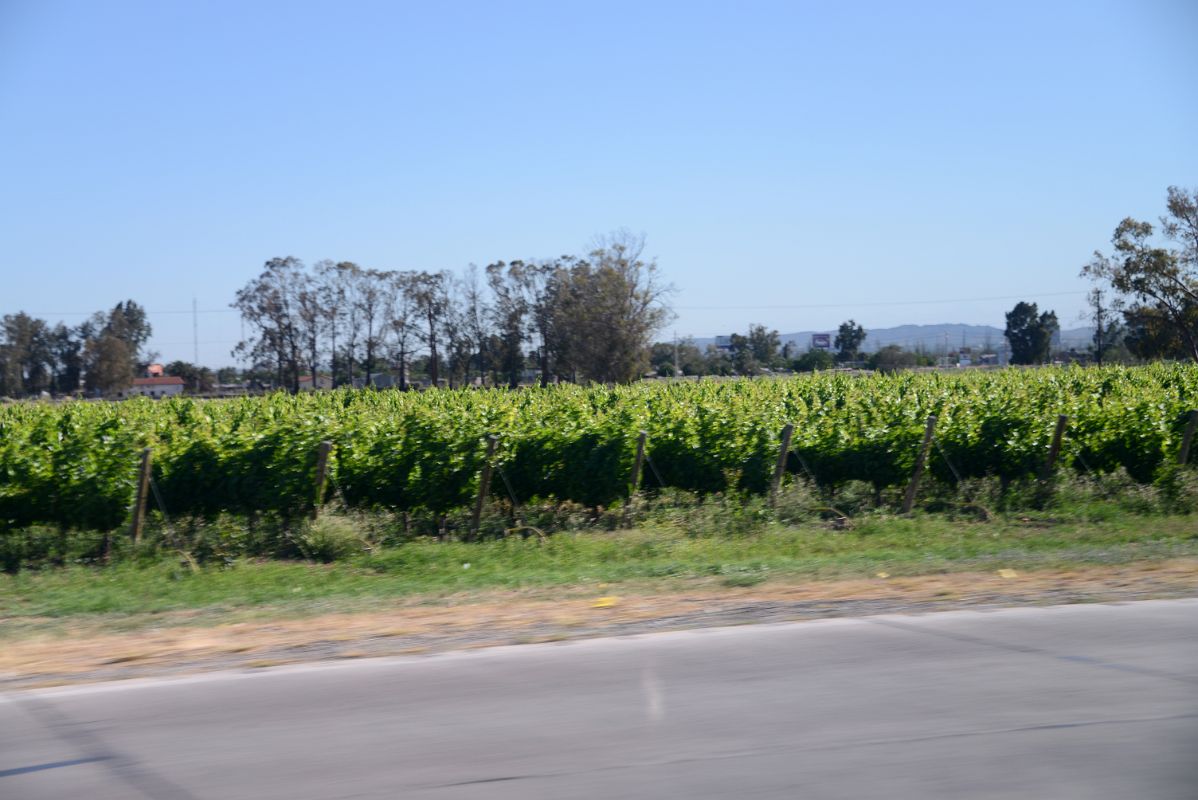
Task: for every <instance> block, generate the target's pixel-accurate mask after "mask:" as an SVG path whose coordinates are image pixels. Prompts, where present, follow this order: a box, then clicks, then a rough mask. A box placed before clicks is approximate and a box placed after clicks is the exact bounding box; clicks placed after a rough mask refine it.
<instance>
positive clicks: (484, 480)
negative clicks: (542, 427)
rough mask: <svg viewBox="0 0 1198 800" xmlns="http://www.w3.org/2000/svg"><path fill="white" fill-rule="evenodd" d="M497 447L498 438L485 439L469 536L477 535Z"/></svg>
mask: <svg viewBox="0 0 1198 800" xmlns="http://www.w3.org/2000/svg"><path fill="white" fill-rule="evenodd" d="M498 445H499V437H498V436H488V437H487V456H486V460H485V461H483V468H482V472H480V473H479V476H478V500H477V501H476V502H475V503H474V515H473V516H472V517H471V518H470V534H471V535H472V536H477V535H478V526H479V524H480V523H481V521H482V516H483V506H484V505H486V502H487V492H489V491H490V490H491V470H492V466H491V464H492V462H493V461H494V460H495V448H496V447H497V446H498Z"/></svg>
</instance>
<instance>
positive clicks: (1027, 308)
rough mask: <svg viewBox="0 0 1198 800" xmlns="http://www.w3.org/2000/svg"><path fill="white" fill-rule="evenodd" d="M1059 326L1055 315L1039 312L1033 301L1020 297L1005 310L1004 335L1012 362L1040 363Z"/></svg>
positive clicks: (1042, 361)
mask: <svg viewBox="0 0 1198 800" xmlns="http://www.w3.org/2000/svg"><path fill="white" fill-rule="evenodd" d="M1059 329H1060V326H1059V325H1058V323H1057V315H1056V313H1054V312H1052V311H1045V312H1044V313H1043V314H1041V313H1040V310H1039V309H1038V308H1037V307H1036V304H1035V303H1025V302H1023V301H1020V302H1018V303H1016V304H1015V307H1014V308H1013V309H1011V310H1010V311H1008V312H1007V328H1006V332H1005V333H1006V337H1007V341H1008V342H1009V343H1010V345H1011V363H1012V364H1042V363H1044V362H1045V361H1047V360H1048V357H1049V355H1050V354H1051V350H1052V337H1053V335H1055V334H1056V332H1057V331H1058V330H1059Z"/></svg>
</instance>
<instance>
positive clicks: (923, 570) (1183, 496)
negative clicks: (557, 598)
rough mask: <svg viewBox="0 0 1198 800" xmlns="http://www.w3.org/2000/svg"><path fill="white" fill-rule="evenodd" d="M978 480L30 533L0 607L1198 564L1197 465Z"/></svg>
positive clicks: (14, 619) (364, 604)
mask: <svg viewBox="0 0 1198 800" xmlns="http://www.w3.org/2000/svg"><path fill="white" fill-rule="evenodd" d="M937 488H939V489H940V491H939V494H938V495H937V492H936V491H935V489H937ZM975 488H976V492H975V495H974V497H973V499H972V500H971V501H970V502H968V503H961V502H959V501H958V500H957V499H956V495H955V494H950V493H949V492H948V490H947V487H933V491H931V492H929V494H928V496H927V497H926V498H925V500H926V502H925V506H926V507H928V508H935V509H939V510H936V511H932V512H919V513H916V514H915V515H912V516H908V517H902V516H898V515H896V514H894V513H893V512H892V511H891V510H889V509H887V508H876V507H874V505H873V503H874V500H875V498H874V493H873V489H872V487H870V486H868V485H859V484H853V485H848V486H846V487H843V489H842V491H841V492H840V493H839V494H838V496H837V498H836V500H837V503H838V505H837V506H836V507H835V509H833V508H832V507H830V506H828V505H827V498H826V497H824V496H821V494H820V493H819V491H818V490H817V489H816V488H815V487H813V486H811V485H809V484H805V483H797V484H795V485H793V486H791V487H789V488H788V489H787V490H786V491H784V492H783V493H782V494H781V496H780V497H779V498H778V501H777V503H776V506H775V507H773V508H771V507H769V506H768V504H767V503H766V502H765V501H764V499H762V498H757V497H745V496H736V495H730V496H711V497H707V498H700V497H697V496H693V495H686V494H682V493H667V494H662V495H657V496H653V497H648V498H645V499H644V500H643V501H642V502H641V503H640V504H639V505H638V506H637V509H636V515H635V527H634V528H631V529H620V528H619V527H618V526H619V524H620V515H618V514H616V513H614V512H613V513H610V514H607V515H605V516H603V517H601V518H598V519H595V518H591V517H589V516H588V515H587V514H585V513H582V512H579V513H578V515H577V516H576V517H573V518H567V517H565V516H560V515H561V514H562V512H561V511H557V512H554V511H553V510H552V509H550V508H546V509H544V510H543V513H544V514H545V515H549V514H553V513H557V514H559V517H558V522H559V524H560V527H559V529H558V530H557V532H556V533H553V534H544V533H542V532H541V531H540V530H539V529H537V528H535V527H534V526H532V525H526V526H523V527H520V528H517V529H513V528H511V527H510V524H511V523H510V517H509V516H508V515H507V514H506V513H503V510H502V509H500V508H492V509H490V510H489V511H488V513H487V514H486V515H485V517H484V520H483V522H484V525H483V526H482V530H481V532H480V534H479V537H478V538H477V539H476V540H474V541H459V540H441V539H438V538H437V537H434V536H424V535H416V534H413V533H411V532H405V525H404V521H403V520H402V518H401V517H399V516H398V515H393V514H380V513H377V512H376V513H365V514H364V513H353V512H346V511H344V510H341V511H332V512H330V513H328V514H326V515H324V516H322V517H321V518H319V519H318V520H316V521H308V522H304V523H303V524H302V525H300V526H298V527H296V528H294V529H292V530H288V531H282V530H275V531H268V530H265V529H264V528H260V529H259V530H256V531H251V530H250V529H248V528H247V527H246V526H245V525H244V523H243V522H238V521H237V520H235V519H233V518H224V519H218V520H215V521H208V522H201V521H193V522H191V523H188V524H180V525H178V526H177V527H175V528H173V529H170V530H168V529H167V528H166V527H165V526H163V525H161V524H155V525H153V526H151V527H150V528H149V529H148V530H147V532H146V537H145V539H144V540H143V542H142V544H141V545H140V546H138V547H133V546H132V545H131V544H130V543H129V542H122V543H121V544H120V545H119V546H117V547H116V548H115V550H114V555H113V559H112V563H110V564H109V565H108V566H99V565H98V564H96V563H94V562H93V561H91V560H90V559H89V558H88V557H87V555H86V553H83V552H81V551H80V550H79V549H78V548H79V546H80V545H81V544H82V545H83V546H84V549H86V543H87V542H88V541H92V542H98V541H99V540H100V539H101V538H102V537H103V534H102V533H98V532H92V533H88V534H79V535H76V536H72V537H68V538H64V537H62V536H61V535H59V534H58V533H57V532H56V531H54V530H53V529H42V528H31V529H26V530H24V531H21V532H19V533H18V534H15V536H14V534H10V535H9V542H10V543H11V542H13V541H17V540H20V541H22V542H23V546H24V547H25V548H27V549H26V551H25V553H24V559H23V562H24V566H25V567H26V568H25V569H24V570H22V571H21V572H19V573H18V574H15V575H7V576H0V617H3V618H5V620H6V622H7V623H9V624H8V626H7V627H8V628H9V630H10V632H12V633H17V632H19V630H20V629H21V628H22V627H24V625H23V623H22V621H32V620H37V619H43V620H44V619H46V618H58V617H73V616H79V615H82V616H85V617H96V618H100V619H107V620H109V621H111V620H119V619H121V618H125V617H128V618H130V619H131V620H134V619H136V620H138V621H137V622H136V623H132V622H131V624H139V625H145V624H153V619H154V615H155V614H160V613H163V612H171V611H179V610H184V609H193V610H197V611H204V612H215V613H221V614H223V613H227V612H232V611H238V610H241V611H244V610H247V609H262V610H264V611H267V612H269V613H275V614H282V615H304V614H310V613H324V612H327V611H334V610H364V609H368V608H371V607H372V606H373V605H375V604H377V603H379V602H385V601H393V600H396V599H399V598H423V599H425V600H429V601H433V602H441V601H445V600H450V601H452V600H453V598H463V597H468V596H469V595H470V594H472V593H477V592H484V591H488V590H496V589H502V590H511V589H536V588H549V587H561V588H563V589H566V588H569V587H575V588H582V589H587V590H589V591H593V592H598V593H605V592H617V591H643V590H653V591H669V590H675V589H682V588H685V587H687V586H695V585H698V584H701V585H706V586H713V585H714V586H724V587H748V586H755V585H757V584H760V583H763V582H766V581H769V582H772V583H790V582H799V581H811V580H823V579H836V578H871V577H875V576H877V575H879V574H881V575H883V576H894V577H898V576H912V575H931V574H939V573H947V572H972V571H994V570H999V569H1014V570H1031V571H1034V570H1043V569H1067V568H1072V567H1079V566H1086V565H1113V564H1125V563H1129V562H1143V561H1165V560H1169V559H1176V558H1189V557H1198V524H1195V521H1196V519H1198V517H1195V516H1194V513H1195V512H1196V511H1198V479H1195V478H1194V477H1193V476H1189V477H1187V478H1186V479H1185V480H1184V481H1179V482H1178V484H1177V485H1176V486H1175V487H1174V490H1173V491H1170V492H1165V491H1162V490H1160V489H1159V488H1156V487H1150V486H1149V487H1145V486H1141V485H1139V484H1136V483H1135V482H1134V481H1132V480H1130V479H1129V478H1127V476H1126V475H1115V476H1107V477H1104V478H1101V479H1092V478H1072V479H1068V480H1063V481H1061V482H1059V484H1058V485H1057V486H1056V492H1055V494H1054V497H1053V500H1052V501H1051V503H1049V504H1048V505H1047V506H1046V507H1044V508H1041V509H1039V510H1030V511H1029V510H1024V511H1019V510H1015V511H1012V510H1000V508H999V506H998V504H997V503H994V501H995V500H996V499H997V493H998V492H999V487H998V486H997V484H996V482H995V485H991V486H987V485H979V486H978V487H975ZM1010 491H1011V490H1008V492H1010ZM1017 491H1025V492H1028V493H1030V494H1034V493H1035V492H1036V487H1035V486H1032V485H1028V486H1025V487H1021V488H1020V489H1019V490H1017ZM987 503H991V504H992V505H990V506H988V505H987ZM842 515H843V516H842ZM536 521H538V522H542V523H544V522H545V521H546V520H544V519H538V520H536ZM409 524H410V523H409ZM264 527H268V526H264ZM267 540H271V541H273V542H274V543H275V544H274V547H275V548H277V549H275V550H274V551H272V552H268V553H258V554H257V555H250V553H252V552H253V551H254V549H255V547H254V546H250V545H249V544H248V543H250V542H253V541H259V542H264V541H267ZM72 547H76V548H77V549H76V550H74V551H72V549H71V548H72ZM63 548H65V549H63Z"/></svg>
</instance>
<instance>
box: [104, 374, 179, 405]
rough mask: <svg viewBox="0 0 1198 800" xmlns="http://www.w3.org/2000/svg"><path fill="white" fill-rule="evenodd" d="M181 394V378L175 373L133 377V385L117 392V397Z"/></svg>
mask: <svg viewBox="0 0 1198 800" xmlns="http://www.w3.org/2000/svg"><path fill="white" fill-rule="evenodd" d="M180 394H183V379H182V378H180V377H178V376H177V375H169V376H165V377H155V378H134V379H133V385H132V386H130V387H129V388H128V389H122V390H121V391H119V392H117V397H119V398H120V399H122V400H125V399H127V398H130V397H155V398H158V397H174V396H175V395H180Z"/></svg>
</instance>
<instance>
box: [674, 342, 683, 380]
mask: <svg viewBox="0 0 1198 800" xmlns="http://www.w3.org/2000/svg"><path fill="white" fill-rule="evenodd" d="M681 374H682V370H680V369H678V331H674V377H675V378H677V377H678V376H679V375H681Z"/></svg>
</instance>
